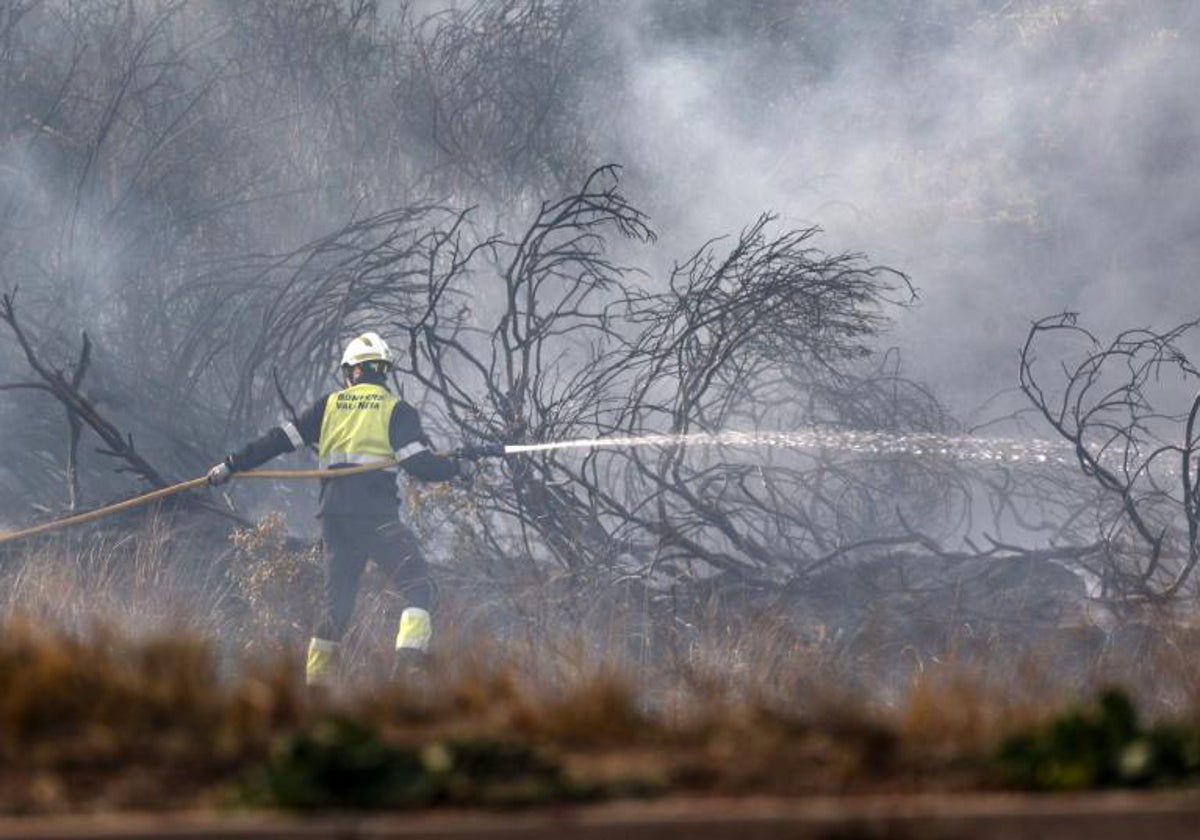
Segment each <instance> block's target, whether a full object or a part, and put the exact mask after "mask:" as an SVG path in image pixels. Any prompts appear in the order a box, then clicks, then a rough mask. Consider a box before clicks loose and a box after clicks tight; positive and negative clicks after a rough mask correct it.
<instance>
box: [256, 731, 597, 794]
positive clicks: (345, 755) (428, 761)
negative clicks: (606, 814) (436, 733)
mask: <svg viewBox="0 0 1200 840" xmlns="http://www.w3.org/2000/svg"><path fill="white" fill-rule="evenodd" d="M599 793H600V791H599V790H598V789H597V788H595V787H593V786H588V785H581V784H579V783H577V782H573V781H571V780H570V779H568V778H567V776H566V775H565V774H564V773H563V771H562V769H561V768H560V767H559V766H558V765H557V764H554V763H552V762H550V761H548V760H547V759H545V758H543V757H542V756H540V755H539V754H538V753H537V752H536V751H535V750H533V749H532V748H531V747H529V746H527V745H524V744H521V743H517V742H508V741H497V740H489V739H473V740H461V741H445V742H435V743H433V744H430V745H426V746H422V747H406V746H396V745H392V744H388V743H387V742H385V741H384V740H383V739H382V738H381V737H380V735H379V733H378V732H376V731H375V730H374V729H372V728H371V727H370V726H368V725H367V724H365V723H363V722H361V721H358V720H355V719H353V718H349V717H335V718H331V719H329V720H326V721H324V722H322V723H321V724H319V725H318V726H316V727H315V728H314V729H312V730H311V731H304V732H300V733H297V734H294V735H292V736H289V737H288V738H286V739H284V740H282V741H281V742H280V744H279V745H278V747H277V748H276V749H275V750H274V751H273V753H272V755H271V757H270V759H269V760H268V762H267V764H266V766H265V767H264V768H263V769H262V770H261V771H260V772H259V773H258V774H256V775H255V777H254V778H253V779H252V780H251V781H250V782H249V783H248V784H247V785H246V787H245V788H244V790H243V795H244V798H245V799H246V800H247V802H249V803H250V804H254V805H266V806H270V807H277V808H285V809H290V810H323V809H337V810H351V809H352V810H369V809H380V808H419V807H425V806H429V805H435V804H440V803H446V804H450V803H460V804H474V805H495V806H517V805H531V804H535V803H538V802H546V801H554V800H564V799H582V798H591V797H594V796H596V795H599Z"/></svg>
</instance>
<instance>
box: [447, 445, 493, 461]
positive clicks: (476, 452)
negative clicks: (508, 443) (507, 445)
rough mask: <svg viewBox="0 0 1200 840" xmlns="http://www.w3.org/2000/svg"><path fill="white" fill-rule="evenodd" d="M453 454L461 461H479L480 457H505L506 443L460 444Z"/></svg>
mask: <svg viewBox="0 0 1200 840" xmlns="http://www.w3.org/2000/svg"><path fill="white" fill-rule="evenodd" d="M451 455H452V456H453V457H455V458H457V459H459V460H460V461H478V460H479V459H480V458H502V457H504V444H502V443H479V444H476V445H474V446H460V447H459V448H458V449H455V450H454V452H452V453H451Z"/></svg>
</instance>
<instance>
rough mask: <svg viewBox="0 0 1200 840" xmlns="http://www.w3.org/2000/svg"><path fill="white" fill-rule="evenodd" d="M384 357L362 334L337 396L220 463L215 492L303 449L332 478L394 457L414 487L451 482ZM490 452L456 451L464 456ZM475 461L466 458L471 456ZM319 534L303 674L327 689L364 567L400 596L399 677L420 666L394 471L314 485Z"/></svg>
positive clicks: (410, 559)
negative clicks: (315, 598)
mask: <svg viewBox="0 0 1200 840" xmlns="http://www.w3.org/2000/svg"><path fill="white" fill-rule="evenodd" d="M391 367H392V352H391V349H390V348H389V347H388V345H387V343H386V342H385V341H384V340H383V339H382V338H380V337H379V335H378V334H377V333H374V332H366V333H363V334H362V335H360V336H358V337H357V338H355V339H354V340H353V341H351V342H350V343H349V344H348V345H347V346H346V352H345V353H344V354H343V355H342V361H341V373H342V377H343V379H344V381H345V386H346V387H345V388H343V389H342V390H340V391H334V392H333V393H330V394H327V395H325V396H323V397H321V398H320V399H318V400H317V401H316V402H315V403H313V404H312V405H311V406H309V407H308V408H307V409H305V411H304V412H303V413H301V414H300V416H299V417H298V418H296V422H295V423H284V424H282V425H280V426H276V427H275V428H273V429H271V430H270V431H268V432H267V433H266V434H264V435H263V436H262V437H260V438H258V439H257V440H253V441H251V442H250V443H248V444H246V445H245V446H244V447H242V448H241V449H239V450H238V451H237V452H234V453H232V454H231V455H229V456H227V457H226V458H225V460H223V461H221V463H219V464H217V465H216V466H214V467H213V468H212V469H211V470H209V471H208V481H209V483H210V484H213V485H220V484H224V483H225V482H226V481H228V480H229V478H230V477H231V476H232V475H233V473H235V472H237V471H239V470H250V469H253V468H255V467H257V466H259V465H260V464H263V463H265V462H266V461H269V460H270V459H271V458H274V457H275V456H276V455H280V454H282V453H284V452H292V451H295V450H297V449H299V448H300V447H302V446H304V445H305V444H311V445H315V446H316V447H317V454H318V458H319V459H320V466H321V468H322V469H330V470H336V469H339V468H345V467H349V466H353V465H356V464H369V463H373V462H379V461H383V460H388V459H392V458H394V459H395V460H396V461H397V462H398V463H399V466H400V467H401V468H403V470H404V471H405V472H406V473H408V474H409V475H411V476H414V477H415V478H417V479H420V480H422V481H449V480H450V479H452V478H455V477H456V476H457V475H459V474H460V470H461V467H460V464H459V459H458V458H455V457H446V456H443V455H439V454H436V453H434V452H433V451H432V449H431V447H430V443H429V439H428V438H427V437H426V436H425V433H424V432H423V431H422V429H421V421H420V418H419V417H418V415H417V412H416V409H414V408H413V407H412V406H411V405H409V404H408V403H406V402H404V400H402V399H400V398H399V397H397V396H395V395H394V394H392V393H391V392H390V391H388V389H387V374H388V372H389V371H390V370H391ZM480 451H484V452H485V453H486V454H496V450H495V448H492V449H490V450H489V449H487V448H486V447H485V448H483V449H482V450H481V449H480V448H475V449H474V450H470V449H468V450H461V452H462V453H464V454H465V455H466V457H474V456H475V455H478V454H479V452H480ZM472 453H474V455H473V454H472ZM319 516H320V518H321V533H322V537H323V539H324V544H325V564H324V565H325V569H324V597H323V599H322V611H321V615H320V619H319V621H318V624H317V626H316V628H315V629H314V632H313V635H312V638H311V639H310V640H309V643H308V656H307V661H306V668H305V672H306V673H305V677H306V681H307V682H308V683H309V684H310V685H326V684H329V683H330V682H332V680H333V678H334V676H335V672H336V668H337V662H338V649H339V644H340V642H341V638H342V635H343V633H345V631H346V627H347V625H348V624H349V622H350V616H351V613H352V612H353V610H354V601H355V598H356V597H357V594H358V585H359V579H360V578H361V576H362V573H363V569H364V568H365V566H366V562H367V560H368V559H371V560H374V561H375V563H376V564H377V565H378V566H379V567H380V568H381V569H382V570H383V571H384V572H385V573H386V574H387V575H389V576H390V577H391V578H392V580H393V581H394V582H395V584H396V586H397V587H398V588H399V589H400V590H401V591H402V592H403V593H404V594H405V595H406V596H407V606H406V607H405V609H404V611H403V612H402V613H401V615H400V626H399V630H398V633H397V635H396V658H397V665H398V667H399V668H402V669H403V668H411V667H414V666H419V664H420V663H421V662H423V660H424V658H425V656H426V653H427V651H428V648H429V641H430V638H431V637H432V635H433V626H432V623H431V618H430V609H431V608H432V602H433V596H434V592H433V585H432V582H431V580H430V577H429V572H428V568H427V565H426V562H425V558H424V556H423V555H422V553H421V549H420V546H419V545H418V543H417V539H416V536H415V535H414V534H413V532H412V531H411V530H410V529H409V528H408V527H407V526H406V525H405V524H404V523H403V522H401V521H400V519H399V500H398V498H397V486H396V475H395V470H394V469H387V470H376V471H373V472H366V473H362V474H359V475H353V476H348V477H346V478H339V479H322V480H321V504H320V513H319Z"/></svg>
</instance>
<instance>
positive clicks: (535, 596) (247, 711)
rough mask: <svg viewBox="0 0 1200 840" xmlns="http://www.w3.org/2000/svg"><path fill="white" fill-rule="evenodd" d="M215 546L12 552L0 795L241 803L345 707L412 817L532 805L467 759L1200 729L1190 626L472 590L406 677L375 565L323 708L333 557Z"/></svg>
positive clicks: (852, 762)
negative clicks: (835, 624) (307, 655)
mask: <svg viewBox="0 0 1200 840" xmlns="http://www.w3.org/2000/svg"><path fill="white" fill-rule="evenodd" d="M193 536H194V535H193ZM194 543H195V540H194V539H191V538H189V539H184V538H183V537H181V536H180V535H179V534H178V533H177V532H173V531H172V530H170V529H169V528H168V527H166V525H164V524H161V523H160V524H156V525H152V526H151V527H149V528H147V529H145V530H143V531H141V532H139V533H137V534H133V535H126V536H121V537H118V538H114V537H107V538H106V537H97V538H94V539H90V540H86V541H80V542H75V543H67V542H62V541H60V542H50V543H46V544H42V545H40V546H38V547H37V548H36V549H34V550H31V551H30V552H28V553H26V554H25V555H22V556H17V557H12V556H10V557H8V558H7V559H6V560H5V561H4V566H3V568H2V570H0V582H2V583H3V591H4V592H5V593H6V594H5V599H4V601H3V602H2V603H0V622H3V627H4V629H3V633H2V635H0V810H3V811H7V812H28V811H60V810H79V809H113V808H129V807H138V808H147V807H169V808H170V807H184V806H197V805H218V804H228V803H230V802H234V801H237V799H238V796H239V793H238V791H245V790H246V789H247V787H246V786H247V784H248V780H250V779H252V778H256V776H255V774H256V773H257V772H259V771H261V768H263V767H265V766H270V765H271V762H272V761H273V760H275V759H273V758H272V757H273V756H276V757H277V756H278V755H279V751H280V749H281V746H280V745H281V744H284V745H290V747H288V749H292V750H293V757H294V755H299V754H303V755H311V754H312V750H313V749H316V747H314V746H313V745H312V744H307V743H306V742H303V738H304V737H306V736H305V734H304V733H312V732H322V731H325V729H327V728H328V726H329V725H330V722H331V721H337V720H349V721H355V722H357V723H356V724H355V725H361V726H362V727H365V728H366V734H365V735H363V737H364V738H365V739H366V740H365V741H364V744H365V746H363V750H364V751H365V752H364V753H363V754H369V755H372V756H376V758H377V757H378V756H379V755H381V754H386V755H390V756H393V757H396V756H400V757H401V758H403V761H407V762H408V763H409V765H411V766H412V767H413V768H416V770H414V771H413V772H416V773H418V775H417V776H415V777H413V778H416V779H417V782H414V784H415V785H416V786H415V787H412V788H411V789H412V790H415V791H419V795H418V794H413V798H410V799H407V800H404V801H405V802H408V803H409V804H432V803H436V802H462V801H468V802H469V801H483V802H492V801H507V802H510V803H511V801H514V800H512V799H511V797H513V796H515V795H516V794H513V792H512V789H511V788H504V789H503V790H504V791H506V792H504V793H503V794H497V793H496V792H495V789H494V788H491V787H486V786H484V787H480V786H478V785H476V786H472V785H473V784H474V783H472V784H467V783H466V782H463V781H462V779H461V778H459V777H458V776H455V775H454V774H453V773H450V771H446V770H444V768H443V769H438V768H441V767H442V765H444V764H447V762H449V764H453V762H454V761H460V762H464V761H468V758H464V757H463V756H470V758H469V762H474V764H472V766H475V765H479V766H483V765H486V764H487V763H488V762H489V761H490V762H492V763H493V765H495V766H502V767H510V766H521V767H524V766H526V765H528V766H529V767H536V768H538V771H537V772H538V773H539V774H541V775H538V776H537V777H536V778H537V779H538V780H540V781H538V783H537V785H533V786H532V787H531V786H530V785H523V786H520V787H519V797H518V798H519V799H520V801H523V802H524V801H529V802H534V801H538V800H539V798H540V797H543V796H545V797H560V796H580V795H586V796H596V795H625V794H627V793H630V792H640V793H646V792H661V791H689V792H710V793H718V794H741V793H751V792H753V793H775V794H782V795H796V794H803V793H812V792H821V793H837V792H846V791H859V792H862V791H881V790H892V791H907V790H916V789H920V790H965V789H979V788H981V787H989V786H994V785H996V784H997V783H998V781H997V776H996V775H995V773H994V767H993V765H992V763H991V760H990V756H991V755H992V754H993V753H994V750H995V748H996V745H997V744H998V743H999V742H1000V741H1001V739H1003V738H1004V737H1005V736H1006V735H1007V734H1009V733H1011V732H1013V731H1015V730H1017V729H1021V728H1027V727H1029V726H1032V725H1035V724H1038V723H1041V722H1044V721H1046V720H1048V719H1049V718H1050V717H1052V716H1053V715H1055V714H1057V713H1058V712H1059V711H1061V710H1062V709H1064V708H1066V707H1067V706H1068V705H1070V704H1072V703H1078V702H1081V701H1083V700H1086V699H1088V698H1090V697H1092V696H1094V694H1095V692H1096V691H1097V690H1098V689H1099V688H1100V687H1102V686H1105V685H1110V684H1117V685H1125V686H1127V687H1128V688H1129V690H1130V693H1131V694H1132V695H1133V696H1134V697H1135V698H1136V700H1137V701H1138V703H1139V706H1140V707H1141V708H1142V709H1143V710H1144V712H1145V713H1146V714H1147V715H1148V716H1149V717H1151V718H1152V719H1163V720H1174V721H1180V722H1187V723H1195V722H1197V721H1198V720H1200V715H1197V711H1198V710H1200V703H1197V699H1198V696H1197V688H1198V687H1200V666H1198V665H1197V663H1198V662H1200V657H1197V656H1196V654H1197V653H1200V636H1198V635H1197V632H1196V631H1194V630H1191V629H1188V628H1185V627H1181V626H1180V624H1179V623H1178V620H1177V617H1176V616H1171V617H1166V616H1157V617H1156V616H1150V617H1149V618H1144V619H1143V621H1141V622H1140V623H1139V624H1138V625H1137V626H1136V628H1134V627H1129V628H1123V629H1119V630H1117V631H1115V632H1111V633H1108V634H1102V633H1098V631H1094V630H1078V629H1076V630H1069V629H1068V630H1062V631H1058V632H1054V633H1051V634H1048V635H1047V636H1046V638H1044V639H1041V640H1039V643H1038V644H1037V646H1036V653H1033V654H1031V653H1030V651H1029V649H1028V648H1020V649H1016V648H1010V647H1008V646H1006V643H1005V642H1004V640H1002V639H996V640H988V641H987V643H984V644H981V643H979V640H978V639H975V640H974V641H973V644H972V645H970V646H968V645H965V644H960V643H959V641H958V640H956V639H954V637H953V634H948V635H947V638H948V640H949V641H948V643H947V648H946V649H945V650H942V651H934V652H930V651H927V650H926V651H918V650H916V649H914V648H911V647H907V646H905V645H904V644H903V640H899V639H894V638H889V639H880V640H879V641H878V644H877V645H866V644H864V643H863V638H864V637H863V636H862V635H861V634H860V636H859V637H858V640H857V642H856V646H855V647H854V648H853V651H852V652H851V653H848V652H847V648H846V647H845V646H844V645H842V644H840V643H839V642H838V641H837V640H834V639H830V638H827V637H825V636H824V635H822V633H821V632H820V630H819V629H814V628H812V627H809V626H806V625H804V624H803V623H802V622H796V621H794V620H792V617H789V616H784V615H772V614H749V613H747V612H745V611H742V612H736V611H735V612H733V613H730V612H723V611H722V610H721V609H720V608H719V606H715V605H713V604H712V603H707V604H706V605H705V606H704V608H702V609H700V610H697V611H693V612H689V613H687V614H686V615H672V614H670V613H666V612H664V611H663V608H662V605H661V604H659V603H655V602H653V601H652V598H651V596H650V595H649V594H647V593H645V592H638V591H629V592H623V593H614V591H612V590H611V589H610V590H607V591H605V592H602V593H599V592H595V591H588V590H586V589H581V590H578V591H574V590H572V589H571V587H570V586H568V585H566V584H565V583H564V582H562V581H558V582H555V583H553V584H550V585H543V586H542V587H540V588H535V587H529V586H525V587H508V588H503V587H500V586H498V585H497V586H495V587H494V588H492V589H487V588H485V587H484V586H483V585H482V584H477V585H463V586H461V587H458V588H457V589H456V590H455V591H452V592H449V593H447V597H446V598H445V601H444V603H443V606H442V608H441V609H440V610H439V618H438V628H439V631H438V641H437V651H438V655H437V657H436V659H435V661H434V663H433V666H432V667H431V668H430V671H429V673H428V674H426V675H425V676H424V677H422V678H421V679H420V680H419V681H410V682H408V683H407V684H406V683H400V684H397V683H393V682H390V681H389V680H388V679H386V675H387V674H388V666H389V664H390V651H389V647H390V640H391V636H392V633H393V631H394V623H393V621H394V615H395V613H396V611H397V610H398V608H399V607H400V606H402V602H400V601H399V600H398V598H397V597H396V596H392V595H390V594H388V593H387V592H386V590H385V588H384V587H383V586H382V581H380V580H378V579H368V580H367V581H365V587H364V588H365V594H364V597H363V598H362V601H361V603H360V606H359V610H358V616H357V618H356V622H355V627H354V630H353V631H352V633H351V635H350V638H349V639H348V643H347V653H348V658H349V663H348V667H347V673H346V682H345V684H344V686H343V687H342V688H341V689H340V690H338V691H337V692H335V693H333V694H332V695H324V694H323V695H314V694H311V693H309V692H307V691H306V690H305V689H304V687H303V686H302V685H301V674H300V665H299V662H298V661H297V660H298V654H299V652H300V651H301V649H302V647H303V643H304V640H305V638H306V636H307V626H308V621H309V620H310V618H311V612H312V609H313V606H314V603H313V600H312V598H313V591H312V590H313V586H314V583H315V580H316V577H315V574H316V569H317V566H316V558H315V555H314V554H312V553H311V551H308V550H306V549H300V550H290V549H289V548H288V547H287V546H286V545H285V543H284V539H283V532H282V527H281V523H280V521H279V520H277V519H268V520H265V521H264V523H263V524H262V525H261V526H260V527H259V528H258V529H256V530H255V531H252V532H247V533H243V534H240V535H238V536H237V537H236V538H235V540H234V543H233V545H232V546H231V547H229V548H226V547H224V546H221V547H220V550H218V551H215V552H213V553H212V554H211V555H209V556H202V555H199V554H197V553H195V552H194V550H193V549H192V548H191V546H193V545H194ZM485 592H487V593H490V597H483V593H485ZM864 651H865V652H864ZM322 727H325V729H323V728H322ZM338 737H340V736H338ZM297 739H301V740H300V741H297ZM374 739H377V740H378V744H376V743H375V740H374ZM318 740H319V739H318ZM380 745H383V746H380ZM464 745H465V746H464ZM480 745H483V746H480ZM496 745H509V746H506V747H497V746H496ZM513 745H516V746H515V747H514V746H513ZM318 746H319V745H318ZM333 749H334V752H333V753H332V754H333V755H334V758H337V749H341V747H339V746H338V745H337V744H335V745H334V748H333ZM380 750H383V753H381V752H380ZM397 750H399V751H400V752H395V751H397ZM406 750H407V752H404V751H406ZM506 750H507V752H506ZM513 750H515V752H513ZM525 750H530V751H532V753H530V755H536V756H539V758H537V760H536V761H534V760H533V759H531V758H528V757H522V756H525V755H526V754H525V752H522V751H525ZM389 751H391V752H389ZM430 756H433V758H430ZM447 756H450V757H451V758H447ZM480 756H484V758H481V757H480ZM496 756H500V757H499V758H497V757H496ZM514 756H515V757H514ZM455 757H457V758H455ZM338 760H340V759H338ZM396 760H397V761H399V760H400V758H396ZM480 762H482V764H480ZM496 762H499V764H496ZM506 762H507V763H506ZM513 762H517V764H516V765H514V764H513ZM522 762H525V763H524V764H522ZM402 763H403V762H402ZM335 765H336V762H335ZM338 766H340V765H338ZM405 766H408V765H405ZM488 766H492V765H488ZM431 768H432V769H431ZM314 772H316V771H314ZM364 772H365V771H364ZM421 774H425V775H421ZM429 774H432V776H430V775H429ZM439 774H441V775H439ZM430 779H432V780H433V781H432V782H431V781H430ZM546 780H552V781H553V784H552V785H550V786H549V787H546V785H549V782H548V781H546ZM293 781H294V780H293ZM309 782H311V780H309ZM434 782H436V784H434ZM480 784H482V783H480ZM489 784H491V783H490V782H489ZM530 784H532V783H530ZM305 789H308V788H305ZM497 797H500V798H499V799H497ZM504 797H510V798H509V799H505V798H504ZM259 801H262V800H261V799H260V800H259ZM268 801H276V802H278V801H280V799H279V798H278V797H276V799H275V800H270V798H269V797H268ZM386 801H391V800H386Z"/></svg>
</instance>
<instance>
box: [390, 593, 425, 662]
mask: <svg viewBox="0 0 1200 840" xmlns="http://www.w3.org/2000/svg"><path fill="white" fill-rule="evenodd" d="M431 638H433V622H432V620H431V619H430V617H429V611H428V610H423V609H421V608H420V607H409V608H408V609H406V610H405V611H404V612H402V613H401V614H400V632H398V633H397V634H396V664H395V671H394V673H393V676H394V677H405V676H412V675H414V674H419V673H421V672H422V671H423V670H424V668H425V665H426V662H427V660H428V651H429V640H430V639H431Z"/></svg>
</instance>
